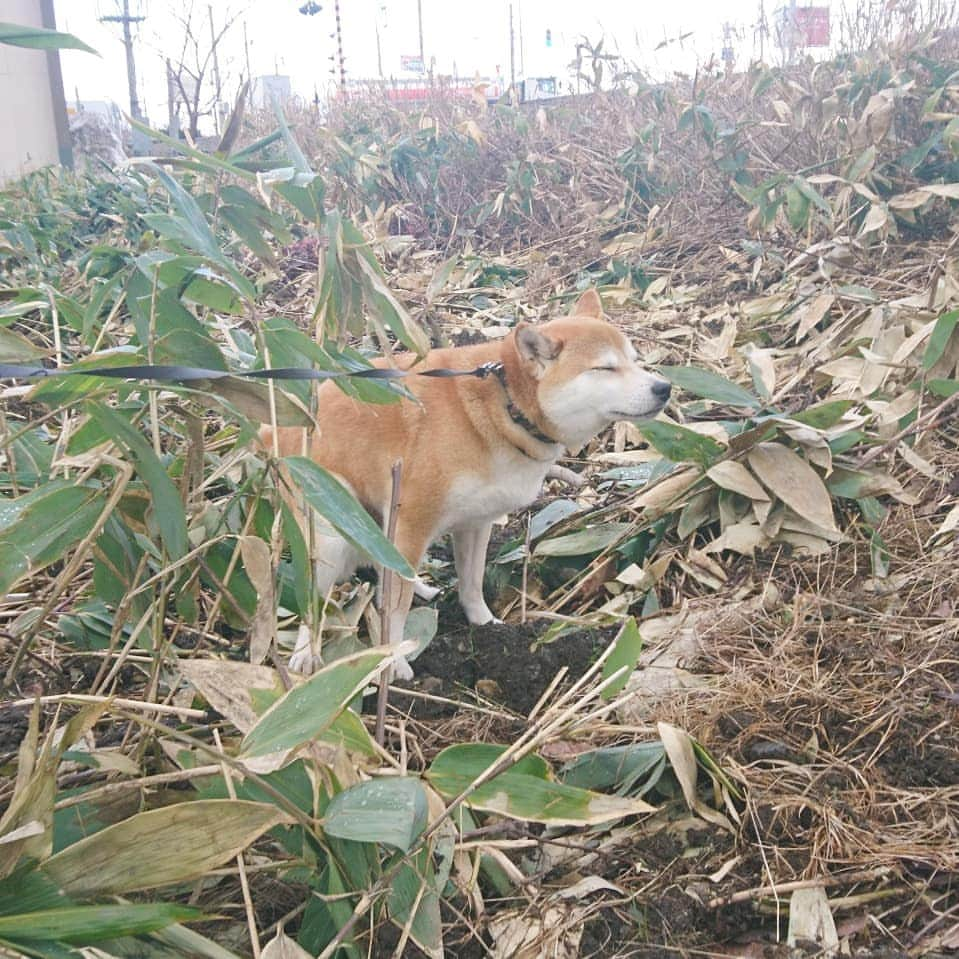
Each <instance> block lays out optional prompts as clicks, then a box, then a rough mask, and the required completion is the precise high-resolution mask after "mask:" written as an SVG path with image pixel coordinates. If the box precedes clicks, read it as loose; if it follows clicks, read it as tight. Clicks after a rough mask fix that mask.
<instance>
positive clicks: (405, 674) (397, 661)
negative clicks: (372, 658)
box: [393, 656, 413, 682]
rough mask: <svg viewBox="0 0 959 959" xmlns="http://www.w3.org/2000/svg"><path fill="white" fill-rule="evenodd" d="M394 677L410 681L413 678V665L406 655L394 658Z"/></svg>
mask: <svg viewBox="0 0 959 959" xmlns="http://www.w3.org/2000/svg"><path fill="white" fill-rule="evenodd" d="M393 678H394V679H402V680H404V681H405V682H409V681H410V680H411V679H412V678H413V667H412V666H410V664H409V662H408V661H407V659H406V657H405V656H397V657H395V658H394V660H393Z"/></svg>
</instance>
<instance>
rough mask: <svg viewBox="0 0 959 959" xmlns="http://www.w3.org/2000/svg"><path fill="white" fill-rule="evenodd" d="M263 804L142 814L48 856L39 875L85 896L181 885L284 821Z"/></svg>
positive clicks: (207, 803)
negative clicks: (43, 875)
mask: <svg viewBox="0 0 959 959" xmlns="http://www.w3.org/2000/svg"><path fill="white" fill-rule="evenodd" d="M287 821H288V820H287V817H286V815H285V814H284V813H283V812H282V811H281V810H280V809H278V808H277V807H276V806H273V805H270V804H267V803H254V802H245V801H243V800H240V799H200V800H196V801H195V802H184V803H180V804H178V805H175V806H165V807H163V808H161V809H152V810H150V811H148V812H141V813H138V814H137V815H135V816H131V817H130V818H129V819H125V820H124V821H123V822H119V823H117V824H116V825H114V826H108V827H107V828H106V829H103V830H101V831H100V832H98V833H95V834H94V835H92V836H88V837H87V838H86V839H81V840H80V841H79V842H77V843H74V844H73V845H72V846H68V847H67V848H66V849H64V850H63V851H62V852H58V853H57V854H56V855H55V856H52V857H51V858H50V859H48V860H47V861H46V862H45V863H44V864H43V865H42V867H41V869H42V871H43V872H44V874H46V875H47V876H49V877H50V878H51V879H53V880H54V881H55V882H57V883H58V884H59V885H60V888H61V889H63V890H64V891H65V892H66V893H68V894H70V895H76V896H91V895H94V894H98V893H126V892H134V891H136V890H139V889H153V888H155V887H157V886H165V885H169V884H170V883H177V882H187V881H189V880H192V879H196V878H198V877H199V876H202V875H204V873H206V872H208V871H209V870H210V869H215V868H217V867H218V866H222V865H223V864H224V863H225V862H228V861H229V860H231V859H233V858H234V857H235V856H236V855H237V853H239V852H241V851H242V850H243V849H245V848H246V847H247V846H248V845H249V844H250V843H251V842H253V841H254V840H255V839H256V838H257V837H259V836H260V835H262V834H263V833H264V832H266V831H267V830H268V829H272V828H273V827H274V826H278V825H280V824H281V823H285V822H287Z"/></svg>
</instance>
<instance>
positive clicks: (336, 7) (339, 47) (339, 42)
mask: <svg viewBox="0 0 959 959" xmlns="http://www.w3.org/2000/svg"><path fill="white" fill-rule="evenodd" d="M333 11H334V13H335V14H336V57H337V59H338V60H339V63H340V90H341V91H342V92H343V93H346V64H345V63H344V61H343V25H342V23H341V22H340V0H334V2H333Z"/></svg>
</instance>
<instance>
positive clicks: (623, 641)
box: [602, 616, 643, 701]
mask: <svg viewBox="0 0 959 959" xmlns="http://www.w3.org/2000/svg"><path fill="white" fill-rule="evenodd" d="M642 651H643V637H642V636H640V635H639V627H638V626H637V625H636V620H635V619H633V617H632V616H630V617H629V619H627V620H626V622H625V623H623V627H622V629H620V631H619V633H618V634H617V636H616V638H615V639H614V640H613V648H612V651H611V652H610V654H609V656H607V657H606V661H605V662H604V663H603V679H609V677H610V676H613V675H615V674H616V673H617V672H618V671H619V670H621V669H622V670H623V674H622V675H621V676H620V677H619V679H617V680H616V681H615V682H614V683H611V684H610V685H609V686H607V687H606V688H605V689H604V690H603V693H602V696H603V699H605V700H607V701H609V700H610V699H612V698H613V697H614V696H616V695H617V694H618V693H620V692H622V691H623V690H624V689H625V688H626V683H628V682H629V676H630V673H631V672H632V670H633V669H635V668H636V663H637V661H638V660H639V654H640V653H641V652H642ZM624 667H627V668H625V669H624Z"/></svg>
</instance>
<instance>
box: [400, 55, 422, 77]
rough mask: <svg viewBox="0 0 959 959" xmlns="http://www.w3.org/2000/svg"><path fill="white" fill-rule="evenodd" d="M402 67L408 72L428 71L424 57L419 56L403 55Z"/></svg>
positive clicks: (401, 59) (401, 57)
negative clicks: (424, 63) (424, 64)
mask: <svg viewBox="0 0 959 959" xmlns="http://www.w3.org/2000/svg"><path fill="white" fill-rule="evenodd" d="M400 69H401V70H406V71H407V72H408V73H426V68H425V67H424V66H423V58H422V57H419V56H411V57H405V56H402V55H401V56H400Z"/></svg>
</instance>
